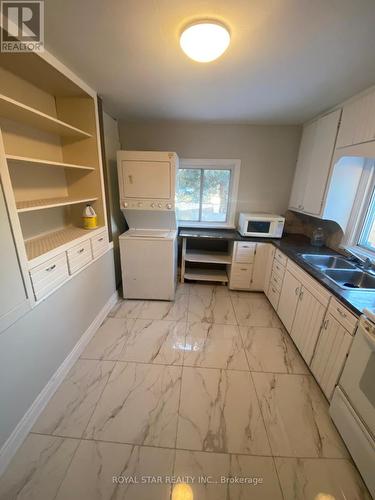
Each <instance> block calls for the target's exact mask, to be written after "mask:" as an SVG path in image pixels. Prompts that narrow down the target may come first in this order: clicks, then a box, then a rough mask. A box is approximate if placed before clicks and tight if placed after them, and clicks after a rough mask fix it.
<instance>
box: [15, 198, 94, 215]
mask: <svg viewBox="0 0 375 500" xmlns="http://www.w3.org/2000/svg"><path fill="white" fill-rule="evenodd" d="M97 199H98V198H97V197H91V198H69V197H63V198H45V199H43V200H30V201H18V202H16V206H17V211H18V212H31V211H33V210H44V209H46V208H54V207H63V206H66V205H76V204H78V203H87V202H90V201H96V200H97Z"/></svg>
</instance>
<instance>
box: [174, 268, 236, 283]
mask: <svg viewBox="0 0 375 500" xmlns="http://www.w3.org/2000/svg"><path fill="white" fill-rule="evenodd" d="M184 278H185V279H187V280H197V281H220V282H222V283H227V282H228V275H227V273H226V271H224V270H221V269H199V268H191V269H186V270H185V274H184Z"/></svg>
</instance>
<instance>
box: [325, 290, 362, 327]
mask: <svg viewBox="0 0 375 500" xmlns="http://www.w3.org/2000/svg"><path fill="white" fill-rule="evenodd" d="M328 312H329V313H330V314H332V316H333V317H334V318H336V319H337V321H338V322H339V323H340V324H341V325H342V326H343V327H344V328H345V330H347V331H348V332H349V333H350V334H351V335H354V332H355V329H356V327H357V322H358V318H357V317H356V316H354V314H352V313H351V312H350V311H348V309H346V307H344V306H343V305H342V304H341V302H339V301H338V300H336V299H335V298H334V297H332V299H331V302H330V304H329V308H328Z"/></svg>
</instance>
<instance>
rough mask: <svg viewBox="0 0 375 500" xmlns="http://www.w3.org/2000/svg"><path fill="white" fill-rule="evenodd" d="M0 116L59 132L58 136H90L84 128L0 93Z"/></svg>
mask: <svg viewBox="0 0 375 500" xmlns="http://www.w3.org/2000/svg"><path fill="white" fill-rule="evenodd" d="M0 116H2V117H3V118H8V119H9V120H15V121H19V122H21V123H25V124H27V125H30V126H32V127H36V128H38V129H40V130H44V131H45V132H51V133H55V134H59V135H60V136H65V137H77V138H83V137H92V136H91V134H89V133H88V132H85V131H84V130H81V129H79V128H77V127H74V126H73V125H70V124H69V123H66V122H63V121H61V120H58V119H57V118H54V117H53V116H49V115H47V114H45V113H42V112H41V111H38V110H37V109H34V108H32V107H30V106H27V105H25V104H23V103H21V102H18V101H15V100H14V99H11V98H10V97H7V96H5V95H3V94H0Z"/></svg>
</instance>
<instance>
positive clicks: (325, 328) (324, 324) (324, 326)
mask: <svg viewBox="0 0 375 500" xmlns="http://www.w3.org/2000/svg"><path fill="white" fill-rule="evenodd" d="M328 323H329V319H326V320H325V321H324V322H323V328H324V330H327V328H328Z"/></svg>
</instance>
